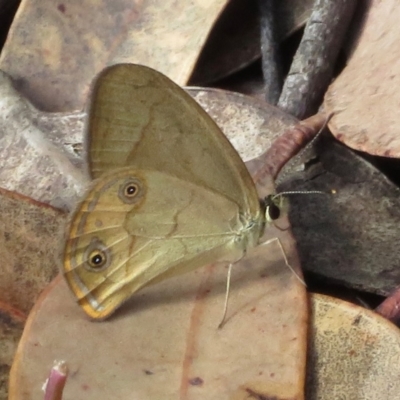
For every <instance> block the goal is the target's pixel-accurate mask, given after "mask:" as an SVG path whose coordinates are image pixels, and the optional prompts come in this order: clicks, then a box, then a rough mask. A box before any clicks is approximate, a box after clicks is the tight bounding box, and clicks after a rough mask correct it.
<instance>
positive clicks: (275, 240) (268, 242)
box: [260, 237, 307, 286]
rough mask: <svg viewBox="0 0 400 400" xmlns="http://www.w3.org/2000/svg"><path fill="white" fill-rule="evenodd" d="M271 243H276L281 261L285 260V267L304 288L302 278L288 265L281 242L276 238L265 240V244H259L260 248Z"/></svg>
mask: <svg viewBox="0 0 400 400" xmlns="http://www.w3.org/2000/svg"><path fill="white" fill-rule="evenodd" d="M272 242H278V245H279V247H280V249H281V252H282V255H283V259H284V260H285V264H286V266H287V267H288V268H289V269H290V270H291V271H292V272H293V274H294V276H295V277H296V278H297V279H298V280H299V281H300V282H301V283H302V284H303V285H304V286H307V285H306V283H305V282H304V280H303V278H301V277H300V275H299V274H298V273H297V272H296V271H295V270H294V269H293V267H292V266H291V265H290V263H289V261H288V259H287V257H286V253H285V250H284V248H283V245H282V242H281V240H280V239H279V238H278V237H274V238H272V239H269V240H267V241H266V242H264V243H261V245H260V246H265V245H268V244H271V243H272Z"/></svg>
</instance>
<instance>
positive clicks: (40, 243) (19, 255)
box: [0, 188, 65, 312]
mask: <svg viewBox="0 0 400 400" xmlns="http://www.w3.org/2000/svg"><path fill="white" fill-rule="evenodd" d="M0 210H1V213H0V259H1V260H2V262H1V269H0V300H1V301H3V302H8V303H9V304H11V305H13V306H15V307H17V308H18V309H20V310H22V311H24V312H28V311H29V310H30V309H31V307H32V305H33V303H34V302H35V300H36V298H37V296H38V294H39V293H40V291H41V290H42V289H43V288H44V287H45V286H46V285H47V284H48V283H49V282H50V280H51V279H53V278H54V276H55V275H56V274H57V272H58V268H57V266H56V265H55V259H54V255H55V253H57V251H58V249H59V246H60V237H61V233H62V229H63V226H64V221H65V214H63V213H61V212H60V211H58V210H56V209H54V208H52V207H50V206H47V205H46V204H41V203H38V202H36V201H34V200H32V199H30V198H27V197H25V196H22V195H20V194H18V193H12V192H8V191H6V190H4V189H1V188H0Z"/></svg>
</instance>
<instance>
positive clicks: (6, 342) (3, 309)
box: [0, 301, 26, 400]
mask: <svg viewBox="0 0 400 400" xmlns="http://www.w3.org/2000/svg"><path fill="white" fill-rule="evenodd" d="M25 319H26V316H25V315H24V314H23V313H22V312H21V311H19V310H17V309H15V308H13V307H10V306H9V305H8V304H6V303H3V302H2V301H0V399H4V400H5V399H7V398H8V375H9V371H10V368H11V364H12V361H13V358H14V354H15V352H16V350H17V346H18V342H19V339H20V337H21V335H22V331H23V329H24V322H25Z"/></svg>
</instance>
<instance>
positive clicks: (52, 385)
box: [44, 361, 68, 400]
mask: <svg viewBox="0 0 400 400" xmlns="http://www.w3.org/2000/svg"><path fill="white" fill-rule="evenodd" d="M67 376H68V367H67V364H66V363H65V361H55V362H54V366H53V368H52V369H51V371H50V375H49V378H48V379H47V382H46V383H45V388H44V391H45V393H44V400H62V394H63V391H64V386H65V382H66V381H67Z"/></svg>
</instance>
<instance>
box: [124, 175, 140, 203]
mask: <svg viewBox="0 0 400 400" xmlns="http://www.w3.org/2000/svg"><path fill="white" fill-rule="evenodd" d="M143 195H144V190H143V184H142V182H141V181H140V180H139V179H138V178H133V177H132V178H127V179H126V180H125V181H124V182H123V183H122V185H121V186H120V187H119V191H118V197H119V198H120V199H121V200H122V201H123V202H124V203H125V204H134V203H136V202H138V201H139V200H140V199H141V198H142V197H143Z"/></svg>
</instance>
